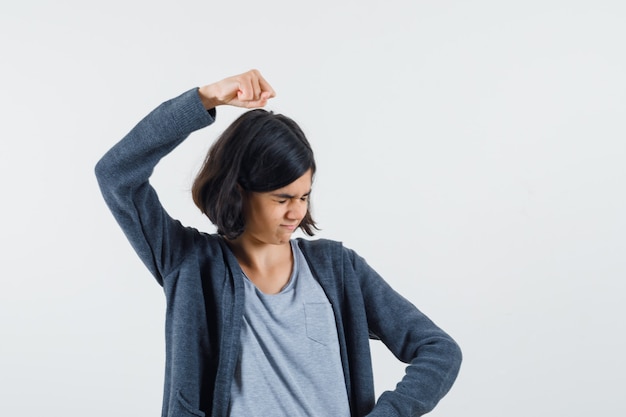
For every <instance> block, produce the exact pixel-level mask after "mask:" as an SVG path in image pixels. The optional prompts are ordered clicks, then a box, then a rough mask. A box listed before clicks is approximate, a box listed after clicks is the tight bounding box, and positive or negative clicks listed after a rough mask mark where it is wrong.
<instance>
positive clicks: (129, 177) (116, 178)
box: [96, 70, 275, 285]
mask: <svg viewBox="0 0 626 417" xmlns="http://www.w3.org/2000/svg"><path fill="white" fill-rule="evenodd" d="M274 95H275V93H274V90H273V89H272V88H271V86H270V85H269V84H268V83H267V81H265V79H263V77H262V76H261V74H260V73H259V72H258V71H257V70H252V71H248V72H246V73H243V74H240V75H237V76H233V77H229V78H225V79H223V80H221V81H218V82H216V83H213V84H208V85H205V86H203V87H201V88H194V89H192V90H189V91H187V92H185V93H183V94H182V95H180V96H178V97H176V98H174V99H171V100H169V101H166V102H164V103H163V104H161V105H160V106H158V107H157V108H156V109H154V110H153V111H152V112H150V114H148V115H147V116H146V117H144V118H143V119H142V120H141V121H140V122H139V123H138V124H137V125H136V126H135V127H134V128H133V129H132V130H131V131H130V132H129V133H128V134H127V135H126V136H125V137H124V138H123V139H122V140H121V141H120V142H118V143H117V144H116V145H115V146H113V148H111V149H110V150H109V151H108V152H107V153H106V154H105V155H104V156H103V157H102V158H101V159H100V161H98V163H97V165H96V177H97V179H98V183H99V185H100V189H101V191H102V194H103V196H104V199H105V201H106V203H107V205H108V206H109V208H110V209H111V212H112V213H113V215H114V217H115V219H116V220H117V222H118V223H119V225H120V227H121V228H122V230H123V231H124V233H125V234H126V237H127V238H128V240H129V241H130V243H131V245H132V246H133V248H134V249H135V251H136V252H137V254H138V255H139V257H140V258H141V260H142V261H143V262H144V264H145V265H146V267H148V269H149V270H150V272H151V273H152V274H153V275H154V276H155V278H156V279H157V281H158V282H159V283H160V284H161V285H162V284H163V280H164V279H165V277H166V276H167V275H168V274H169V272H170V271H172V269H173V268H175V267H176V266H177V265H178V264H179V263H180V262H181V261H182V259H183V257H184V256H185V254H186V253H188V251H189V248H190V245H191V244H192V243H193V238H194V235H195V233H196V232H195V231H194V230H192V229H187V228H185V227H183V226H182V225H181V224H180V222H178V221H177V220H174V219H173V218H171V217H170V216H169V215H168V213H167V212H166V211H165V210H164V208H163V207H162V205H161V203H160V202H159V198H158V196H157V194H156V191H155V190H154V188H153V187H152V186H151V185H150V182H149V178H150V176H151V175H152V172H153V170H154V167H155V166H156V164H157V163H158V162H159V161H160V160H161V158H163V157H164V156H165V155H167V154H168V153H169V152H171V151H172V150H173V149H174V148H176V146H178V145H179V144H180V143H181V142H182V141H184V140H185V139H186V138H187V137H188V136H189V134H191V133H192V132H194V131H196V130H198V129H201V128H203V127H206V126H208V125H210V124H211V123H213V121H214V120H215V107H217V106H220V105H232V106H238V107H244V108H253V107H261V106H264V105H265V104H266V103H267V100H268V99H270V98H271V97H274ZM207 110H208V111H207Z"/></svg>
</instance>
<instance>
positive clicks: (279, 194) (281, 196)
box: [270, 190, 311, 199]
mask: <svg viewBox="0 0 626 417" xmlns="http://www.w3.org/2000/svg"><path fill="white" fill-rule="evenodd" d="M309 194H311V190H309V191H308V192H307V193H306V194H302V197H308V196H309ZM270 195H271V196H272V197H277V198H287V199H292V198H296V196H295V195H291V194H287V193H272V194H270ZM302 197H299V198H302Z"/></svg>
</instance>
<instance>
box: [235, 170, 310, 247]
mask: <svg viewBox="0 0 626 417" xmlns="http://www.w3.org/2000/svg"><path fill="white" fill-rule="evenodd" d="M312 179H313V176H312V173H311V170H309V171H307V172H306V173H305V174H304V175H302V176H301V177H300V178H298V179H297V180H295V181H294V182H292V183H291V184H289V185H287V186H285V187H282V188H279V189H277V190H274V191H268V192H262V193H257V192H248V193H246V196H245V198H244V215H245V219H246V227H245V231H244V232H243V234H242V235H241V238H244V239H253V240H255V241H257V242H258V243H268V244H282V243H287V242H289V239H290V238H291V235H292V234H293V232H295V231H296V229H297V228H298V225H299V224H300V222H301V221H302V219H303V218H304V216H305V215H306V213H307V210H308V206H309V201H308V200H309V194H310V193H311V184H312Z"/></svg>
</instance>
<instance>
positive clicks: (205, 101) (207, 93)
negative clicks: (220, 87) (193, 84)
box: [198, 84, 220, 110]
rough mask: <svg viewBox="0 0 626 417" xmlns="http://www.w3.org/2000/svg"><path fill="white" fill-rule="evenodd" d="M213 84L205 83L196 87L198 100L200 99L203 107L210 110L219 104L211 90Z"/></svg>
mask: <svg viewBox="0 0 626 417" xmlns="http://www.w3.org/2000/svg"><path fill="white" fill-rule="evenodd" d="M212 87H213V85H212V84H209V85H205V86H204V87H200V88H198V95H199V96H200V101H202V105H203V106H204V108H205V109H207V110H210V109H214V108H215V107H217V106H219V105H220V101H219V100H218V99H217V98H216V95H215V93H214V91H213V88H212Z"/></svg>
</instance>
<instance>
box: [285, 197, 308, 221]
mask: <svg viewBox="0 0 626 417" xmlns="http://www.w3.org/2000/svg"><path fill="white" fill-rule="evenodd" d="M308 209H309V205H308V203H307V201H304V200H301V199H299V198H296V199H294V200H292V201H291V203H290V204H289V210H288V211H287V218H288V219H290V220H302V219H303V218H304V216H305V215H306V212H307V210H308Z"/></svg>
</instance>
